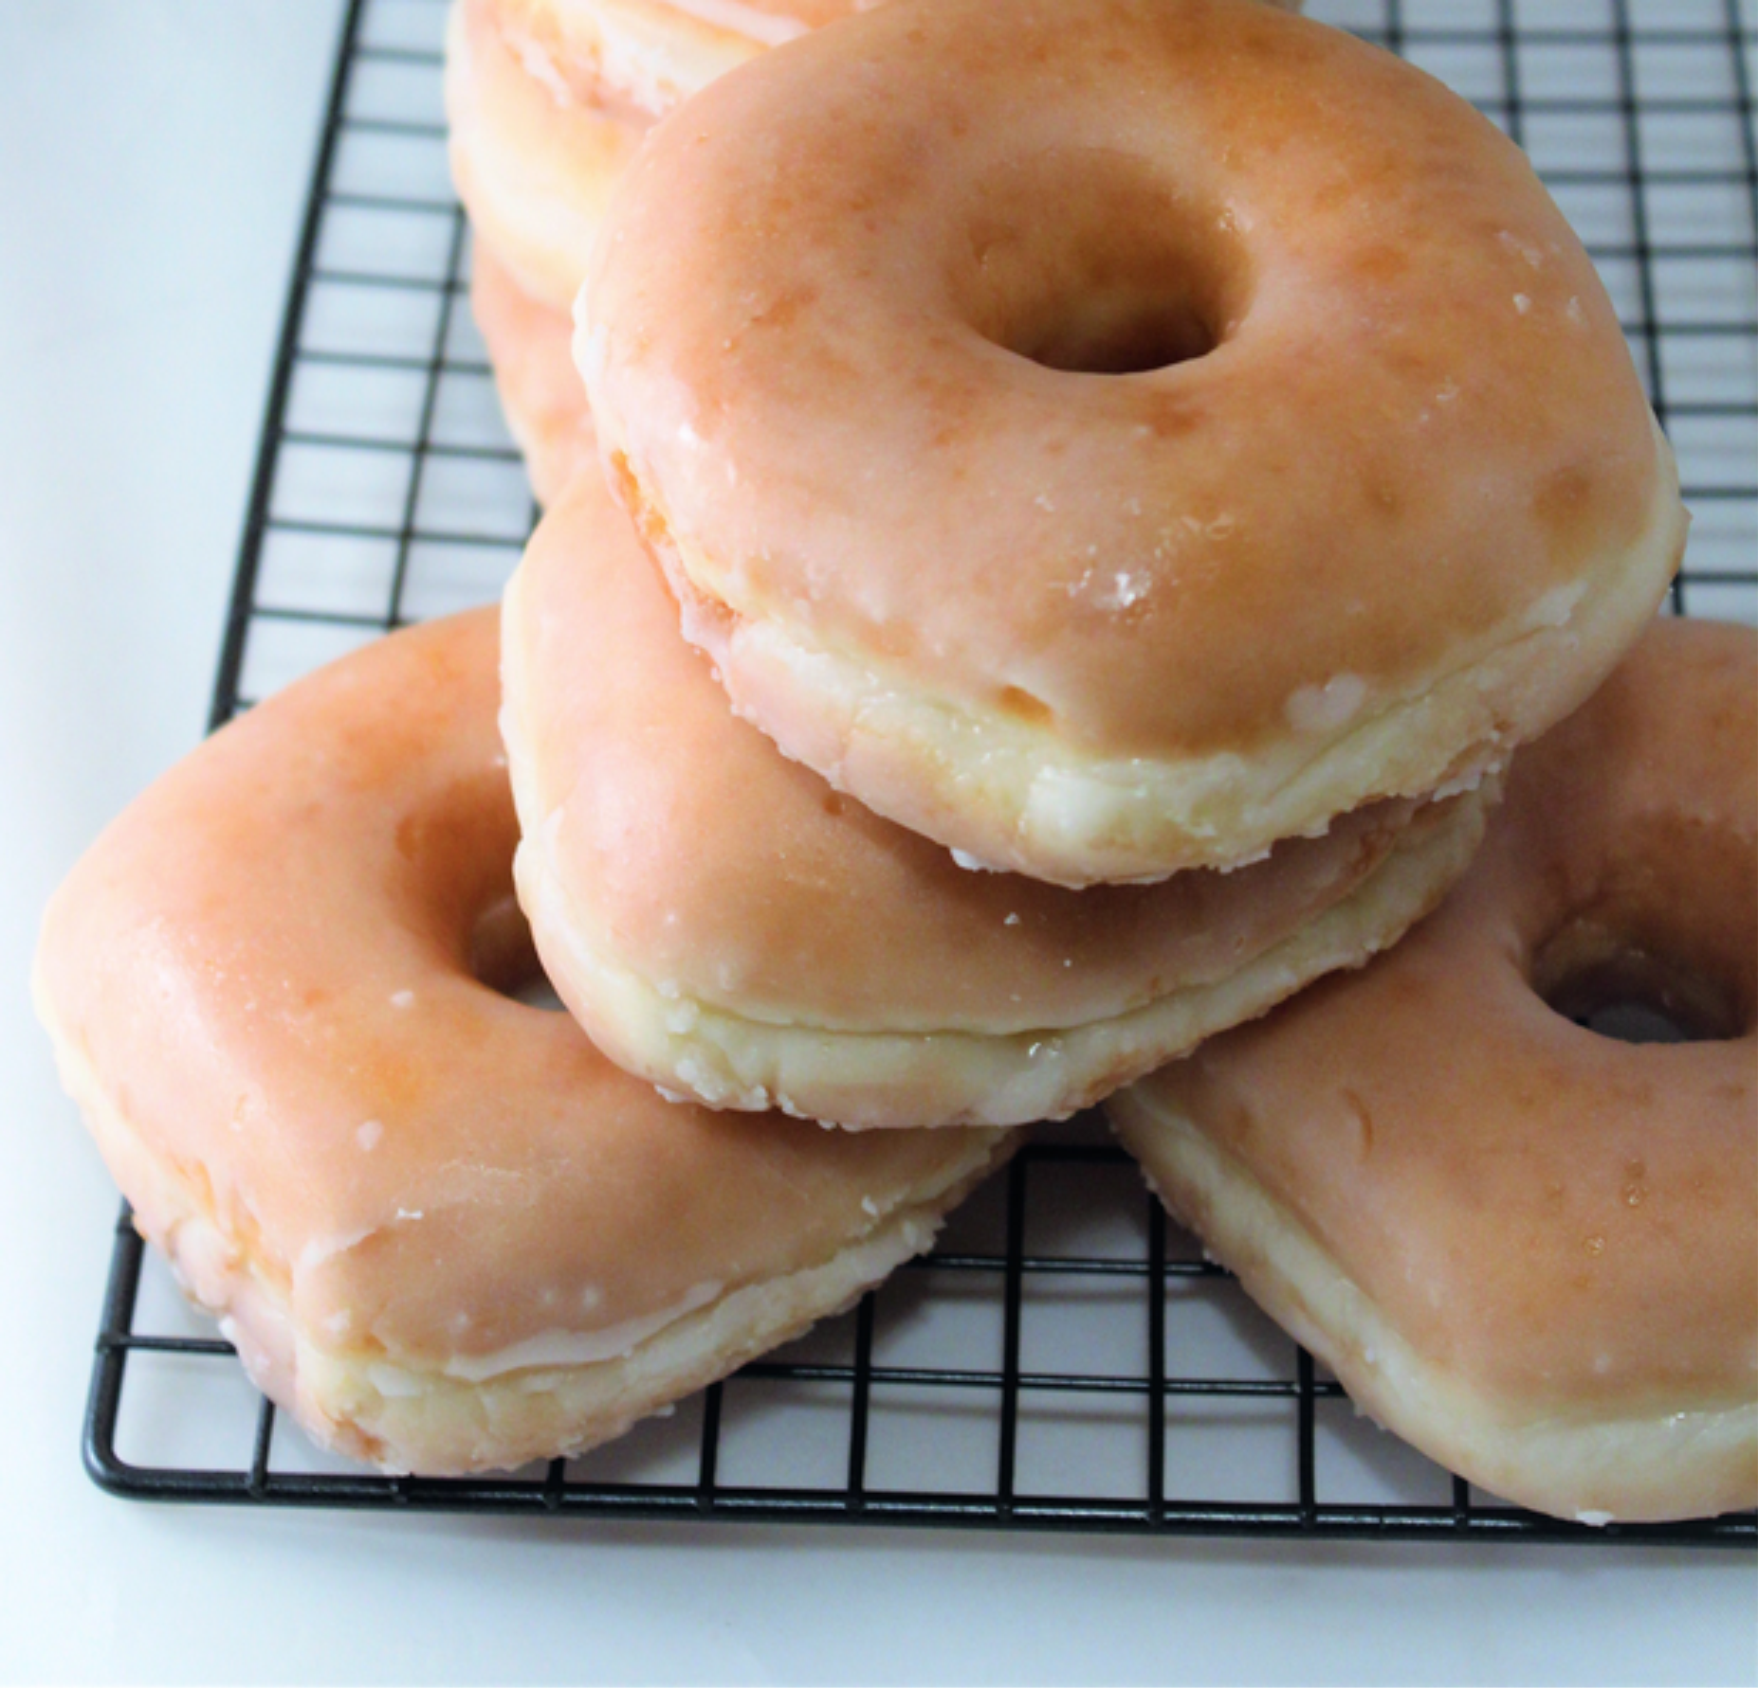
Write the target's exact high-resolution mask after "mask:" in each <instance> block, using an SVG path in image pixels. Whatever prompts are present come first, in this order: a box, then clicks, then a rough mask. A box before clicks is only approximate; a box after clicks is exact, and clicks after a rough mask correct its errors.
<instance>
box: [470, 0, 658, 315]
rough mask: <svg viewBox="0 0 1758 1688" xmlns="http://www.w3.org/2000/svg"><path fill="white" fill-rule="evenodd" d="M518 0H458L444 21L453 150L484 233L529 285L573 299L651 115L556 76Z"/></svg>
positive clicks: (479, 240)
mask: <svg viewBox="0 0 1758 1688" xmlns="http://www.w3.org/2000/svg"><path fill="white" fill-rule="evenodd" d="M517 11H518V9H517V8H516V7H513V6H512V5H511V3H510V0H456V3H455V4H454V6H453V8H452V11H451V15H450V17H449V19H448V21H447V30H446V63H445V100H446V120H447V124H448V143H447V144H448V153H449V157H450V160H451V167H452V180H453V182H454V184H455V185H456V187H457V190H458V197H459V198H460V199H461V200H462V201H463V203H464V208H465V210H466V211H468V212H469V214H470V221H471V223H472V225H473V227H474V229H475V232H476V252H477V255H478V258H479V259H480V255H481V252H482V249H483V247H485V246H486V247H488V248H489V249H490V250H491V251H492V252H493V253H494V255H495V257H496V258H497V259H499V261H500V263H501V264H502V265H503V266H504V267H505V268H506V269H507V270H508V272H509V273H510V274H511V276H512V278H513V279H514V281H515V282H516V283H517V284H518V287H519V288H520V290H521V291H522V292H524V293H526V294H529V295H530V297H531V298H532V299H534V300H535V301H536V302H537V303H539V304H540V305H544V306H547V307H548V308H549V309H551V310H554V311H561V312H569V311H571V310H572V309H573V305H574V295H575V294H576V293H577V292H578V291H579V289H580V282H581V279H582V277H583V276H584V275H585V270H586V258H587V255H588V254H589V253H590V252H591V250H592V242H593V240H594V238H595V237H596V235H597V233H598V226H599V224H600V222H601V221H602V220H603V217H604V209H605V205H606V202H607V201H608V199H609V197H610V190H611V188H612V187H613V186H614V185H615V183H616V181H617V180H618V178H619V177H620V176H621V175H622V174H623V172H624V170H626V169H627V167H628V163H629V160H630V159H632V158H633V157H634V155H635V150H636V148H637V147H639V145H640V144H641V137H642V135H643V134H644V133H645V130H646V127H647V124H646V122H645V121H644V120H642V119H641V118H640V117H638V116H637V115H635V114H633V113H625V114H623V115H621V116H618V115H617V114H615V113H613V112H610V111H607V110H606V109H604V108H603V107H602V106H601V105H600V104H598V103H597V102H595V101H594V100H592V99H590V98H584V97H576V96H575V94H574V93H573V91H572V89H571V87H570V86H569V85H568V84H567V83H565V82H563V81H561V80H559V78H558V76H557V73H556V72H555V71H554V70H552V69H551V68H550V65H549V60H548V58H547V57H546V56H545V54H544V53H543V51H542V49H541V47H540V46H539V45H538V42H537V39H536V38H535V37H532V36H531V35H529V34H527V33H524V32H515V33H513V34H511V35H510V36H509V34H508V33H507V30H508V29H509V28H510V27H511V25H510V21H509V23H508V24H507V25H505V26H503V23H502V15H503V14H505V15H506V16H507V18H508V19H509V20H512V19H514V18H516V17H517Z"/></svg>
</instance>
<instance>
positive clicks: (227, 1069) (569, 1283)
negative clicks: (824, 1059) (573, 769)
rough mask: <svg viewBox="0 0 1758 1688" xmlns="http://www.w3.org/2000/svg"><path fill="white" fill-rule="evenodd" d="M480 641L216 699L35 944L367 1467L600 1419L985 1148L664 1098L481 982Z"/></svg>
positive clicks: (135, 1136)
mask: <svg viewBox="0 0 1758 1688" xmlns="http://www.w3.org/2000/svg"><path fill="white" fill-rule="evenodd" d="M497 648H498V627H497V619H496V616H495V615H494V613H493V612H492V611H479V612H474V613H471V614H468V615H465V616H463V617H459V618H456V619H453V620H450V621H446V622H438V623H433V624H429V625H427V626H423V627H419V628H414V629H411V630H408V631H406V632H403V633H399V634H396V635H393V636H392V637H390V638H388V639H386V640H384V641H382V642H380V643H378V644H375V645H373V646H370V647H368V648H366V649H364V650H362V651H361V652H359V653H357V654H355V655H354V656H351V657H349V658H347V659H345V660H343V661H342V662H340V663H338V664H335V665H333V666H332V667H330V668H328V669H325V670H322V671H320V672H319V673H317V674H316V675H313V676H311V677H310V678H308V679H306V680H303V681H301V682H300V683H298V684H297V685H295V686H294V687H292V688H290V689H289V690H288V691H286V692H284V693H282V694H280V695H279V696H277V697H275V698H272V699H270V700H269V701H268V702H266V703H264V704H261V705H259V706H258V707H257V708H255V709H253V710H252V711H251V712H250V713H249V714H247V715H245V716H243V717H241V718H240V719H239V720H238V721H237V722H235V723H234V724H233V725H231V726H229V727H227V728H225V729H223V730H222V731H221V732H220V733H218V734H217V735H216V736H215V737H214V738H212V739H210V740H209V741H208V742H207V743H206V744H205V745H204V746H202V748H201V749H199V750H198V751H197V752H195V754H194V755H192V756H191V757H189V758H188V759H187V760H186V761H185V762H184V763H182V764H181V765H180V766H179V767H177V768H176V769H174V770H173V771H172V772H171V773H170V774H168V775H167V776H166V777H165V778H164V779H163V780H161V781H160V782H159V783H158V784H156V785H155V786H153V787H152V788H151V789H149V791H148V792H147V793H146V794H145V795H144V796H142V797H141V798H140V799H139V800H138V801H137V802H136V803H135V804H134V805H133V806H132V807H131V808H130V809H129V810H127V811H126V812H125V813H124V814H123V815H122V817H121V818H120V819H119V820H117V821H116V822H115V823H114V824H113V825H112V826H111V828H110V829H109V830H108V831H107V832H106V833H105V834H104V835H103V837H102V838H101V839H100V840H99V841H98V843H97V844H96V845H95V846H94V847H93V849H92V850H91V851H90V852H89V853H88V854H87V855H86V857H85V858H84V859H83V860H82V861H81V862H80V864H79V865H78V866H77V867H76V868H75V869H74V871H73V873H72V875H71V876H70V878H69V879H68V880H67V882H66V884H65V885H64V886H63V887H62V889H61V890H60V891H59V892H58V893H57V895H56V897H55V899H54V900H53V902H52V904H51V906H50V908H49V911H48V915H47V919H46V922H45V926H44V931H43V937H42V942H41V945H40V948H39V951H38V957H37V971H36V979H35V987H36V998H37V1002H38V1006H39V1010H40V1012H41V1014H42V1017H43V1019H44V1022H45V1024H46V1025H47V1026H48V1027H49V1029H50V1032H51V1035H52V1036H53V1039H54V1042H55V1046H56V1052H57V1055H58V1058H59V1061H60V1065H61V1069H62V1072H63V1075H64V1077H65V1080H66V1082H67V1085H68V1088H69V1089H70V1090H71V1091H72V1093H73V1094H74V1096H75V1097H76V1098H77V1099H78V1101H79V1102H80V1104H81V1106H82V1108H83V1110H84V1112H85V1114H86V1117H87V1120H88V1122H89V1123H90V1125H91V1127H92V1129H93V1131H94V1132H95V1134H96V1136H97V1139H98V1143H99V1146H100V1148H101V1150H102V1152H103V1154H104V1156H105V1158H106V1160H107V1161H108V1163H109V1165H110V1167H111V1169H112V1171H113V1172H114V1174H115V1176H116V1178H117V1181H118V1182H119V1183H120V1184H121V1186H122V1188H123V1190H124V1192H125V1193H126V1195H127V1196H128V1198H129V1200H130V1201H131V1202H132V1203H133V1204H134V1207H135V1212H136V1221H137V1223H138V1224H139V1225H140V1227H141V1229H142V1230H143V1231H144V1232H145V1234H146V1235H147V1236H148V1237H149V1238H150V1239H151V1240H152V1241H153V1242H154V1243H155V1244H156V1245H157V1246H159V1247H160V1248H161V1249H163V1250H164V1252H165V1253H166V1254H167V1255H168V1256H169V1258H170V1259H171V1261H172V1263H173V1264H174V1266H175V1267H176V1269H177V1271H178V1273H179V1275H180V1276H181V1278H182V1280H183V1282H184V1283H185V1285H186V1287H187V1288H188V1290H189V1291H190V1293H191V1294H192V1295H193V1296H194V1298H195V1299H196V1300H198V1301H199V1302H201V1303H202V1304H203V1305H204V1306H206V1307H208V1308H210V1309H211V1310H213V1311H214V1312H215V1313H217V1314H219V1315H220V1316H221V1319H222V1328H223V1329H224V1330H225V1332H226V1333H227V1335H228V1336H229V1337H230V1338H231V1339H232V1340H233V1341H234V1342H235V1343H236V1344H237V1346H238V1348H239V1351H240V1354H241V1356H242V1358H243V1360H244V1363H245V1365H246V1366H247V1368H248V1369H249V1371H250V1373H251V1375H252V1377H253V1378H254V1379H255V1380H256V1382H257V1383H258V1384H259V1385H260V1386H261V1387H262V1388H263V1389H265V1390H266V1391H267V1392H268V1393H269V1394H270V1395H271V1396H272V1397H273V1398H274V1399H275V1400H277V1401H278V1402H280V1403H281V1404H282V1405H283V1406H285V1407H287V1408H288V1409H290V1410H291V1411H292V1412H294V1413H295V1414H296V1415H297V1417H298V1418H299V1420H300V1422H301V1423H302V1424H303V1425H305V1427H306V1428H307V1429H309V1430H310V1431H311V1432H312V1433H313V1434H314V1435H315V1436H317V1437H318V1438H319V1439H320V1440H322V1441H324V1442H326V1443H328V1444H330V1445H333V1446H335V1447H337V1448H340V1449H342V1450H344V1451H346V1452H348V1453H351V1454H354V1455H357V1456H359V1457H361V1458H364V1459H368V1460H371V1461H373V1462H375V1463H377V1464H379V1465H381V1466H383V1467H385V1468H387V1469H392V1470H412V1471H422V1472H433V1473H448V1472H462V1471H472V1470H481V1469H485V1468H490V1467H500V1466H512V1465H517V1464H520V1463H522V1462H524V1461H526V1460H529V1459H534V1458H540V1457H547V1456H551V1455H555V1454H559V1453H562V1452H565V1451H568V1450H574V1449H580V1448H584V1447H587V1446H590V1445H592V1444H593V1443H595V1442H599V1441H603V1440H604V1439H606V1438H607V1437H609V1436H612V1435H615V1434H617V1433H618V1432H620V1431H621V1430H623V1429H625V1428H627V1426H628V1425H629V1424H630V1423H631V1422H632V1421H633V1420H634V1419H636V1418H637V1417H640V1416H642V1415H644V1414H647V1413H651V1412H654V1411H656V1410H657V1409H659V1408H660V1407H661V1406H663V1405H664V1404H665V1403H666V1402H668V1401H671V1400H674V1399H676V1398H677V1397H678V1396H680V1395H682V1394H684V1393H687V1392H688V1391H689V1390H691V1389H694V1388H696V1387H698V1386H700V1385H701V1384H704V1383H706V1382H708V1381H711V1380H712V1379H713V1378H715V1377H719V1376H722V1375H724V1374H725V1373H726V1372H728V1371H729V1370H731V1369H733V1368H735V1367H736V1366H737V1365H739V1364H740V1363H741V1362H742V1361H744V1360H745V1359H747V1358H749V1357H750V1356H751V1355H753V1354H755V1353H757V1352H760V1351H761V1350H762V1349H764V1348H766V1347H770V1346H773V1345H774V1344H775V1343H777V1342H780V1341H782V1340H784V1339H786V1338H787V1337H789V1336H791V1335H794V1334H796V1333H797V1332H799V1331H800V1330H802V1329H804V1328H805V1326H806V1325H807V1324H809V1323H810V1322H811V1321H812V1320H813V1319H815V1318H817V1317H819V1316H821V1315H823V1314H826V1313H829V1312H832V1311H836V1310H838V1309H840V1308H841V1307H843V1306H845V1305H846V1304H848V1303H849V1302H851V1301H852V1300H853V1299H854V1298H855V1297H856V1296H858V1295H859V1294H860V1293H861V1291H862V1290H863V1289H865V1288H866V1287H869V1286H870V1285H871V1284H872V1283H874V1282H875V1281H877V1280H878V1279H879V1278H881V1277H883V1276H884V1275H885V1273H886V1272H887V1271H889V1269H890V1268H891V1267H893V1266H895V1265H896V1264H898V1263H899V1262H900V1261H902V1260H903V1259H905V1258H907V1257H908V1256H909V1255H911V1254H913V1253H915V1252H917V1251H919V1250H920V1249H922V1248H924V1247H926V1246H927V1244H928V1242H929V1241H930V1239H931V1238H932V1236H933V1233H934V1231H935V1228H936V1226H937V1223H938V1219H939V1216H940V1215H941V1214H942V1213H943V1212H944V1211H945V1209H946V1208H947V1207H949V1206H950V1205H951V1204H952V1203H953V1202H954V1201H955V1200H956V1199H957V1198H958V1197H959V1195H960V1194H961V1193H962V1192H963V1191H964V1190H965V1189H966V1188H968V1187H969V1186H970V1185H971V1183H972V1182H973V1181H974V1180H975V1179H977V1178H978V1177H980V1176H981V1175H982V1174H983V1173H984V1172H985V1171H986V1170H987V1169H988V1168H989V1167H990V1166H991V1165H993V1164H994V1163H995V1162H996V1161H997V1160H998V1159H1000V1158H1002V1157H1003V1156H1004V1155H1005V1154H1006V1152H1007V1151H1008V1149H1009V1147H1010V1145H1011V1141H1012V1138H1011V1134H1008V1133H1004V1132H999V1131H951V1132H946V1131H940V1132H893V1133H885V1134H881V1135H877V1136H868V1137H864V1138H863V1137H852V1136H849V1135H847V1134H845V1133H842V1132H825V1131H820V1130H818V1129H817V1128H816V1127H812V1126H803V1125H802V1124H801V1123H800V1122H798V1121H796V1120H788V1119H783V1118H780V1117H778V1116H775V1115H762V1116H751V1115H725V1114H714V1113H710V1112H707V1111H706V1110H703V1109H699V1108H693V1107H685V1106H678V1105H674V1104H670V1103H667V1102H665V1101H663V1100H662V1099H661V1098H659V1097H658V1096H657V1095H656V1094H655V1093H654V1092H653V1091H652V1090H651V1089H650V1088H649V1087H648V1086H647V1085H644V1084H641V1083H639V1082H637V1081H636V1080H634V1079H631V1078H628V1077H627V1076H626V1075H624V1074H623V1073H622V1072H621V1071H619V1070H618V1069H617V1068H615V1067H613V1066H612V1065H611V1064H610V1062H608V1061H607V1060H605V1059H604V1058H603V1057H602V1056H601V1055H599V1054H598V1053H597V1051H595V1050H594V1049H593V1048H592V1046H591V1045H590V1044H589V1043H588V1042H587V1040H586V1038H585V1037H584V1035H583V1034H582V1033H581V1032H580V1030H579V1029H578V1027H576V1026H575V1025H574V1023H573V1022H572V1021H571V1020H570V1019H569V1018H568V1017H567V1016H566V1015H565V1014H561V1013H555V1012H547V1011H544V1010H542V1009H538V1008H533V1007H528V1006H526V1005H524V1004H523V1003H521V1002H518V1001H515V1000H513V999H511V998H510V997H508V996H505V995H502V994H500V993H499V992H498V991H497V990H496V989H494V988H492V985H493V984H494V983H500V984H507V983H510V982H511V981H512V979H513V978H514V977H516V976H517V975H518V974H519V973H520V972H522V971H523V970H524V968H525V967H526V966H528V965H530V963H529V961H528V959H522V958H521V955H520V953H519V951H520V943H519V926H518V923H517V920H516V914H515V913H514V912H513V905H512V902H511V889H512V882H511V863H512V854H513V847H514V840H515V835H516V833H515V822H514V817H513V810H512V804H511V801H510V799H509V795H508V791H507V780H506V771H505V766H504V759H503V757H502V755H501V752H500V748H499V742H498V739H497V736H496V733H495V725H494V712H495V697H496V653H497ZM528 957H529V949H528V942H527V945H526V948H525V951H524V958H528ZM485 980H486V981H489V982H484V981H485Z"/></svg>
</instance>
